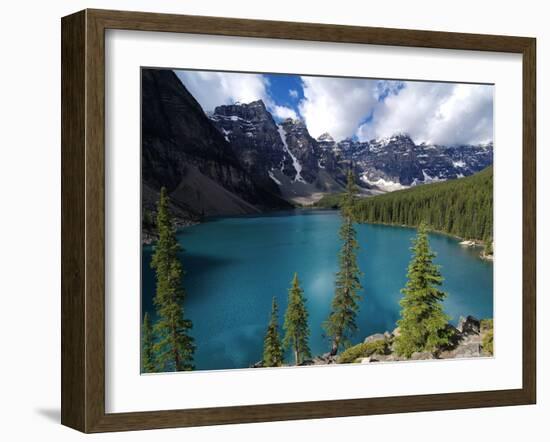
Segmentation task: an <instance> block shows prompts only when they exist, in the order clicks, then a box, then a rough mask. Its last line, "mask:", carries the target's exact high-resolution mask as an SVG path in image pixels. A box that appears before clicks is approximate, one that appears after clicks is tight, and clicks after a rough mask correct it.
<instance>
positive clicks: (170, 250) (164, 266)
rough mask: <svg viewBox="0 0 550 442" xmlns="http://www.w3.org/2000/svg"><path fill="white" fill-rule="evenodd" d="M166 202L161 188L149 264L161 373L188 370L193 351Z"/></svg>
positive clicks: (164, 192) (177, 249) (173, 232)
mask: <svg viewBox="0 0 550 442" xmlns="http://www.w3.org/2000/svg"><path fill="white" fill-rule="evenodd" d="M168 202H169V201H168V195H167V193H166V189H165V188H164V187H163V188H162V189H161V192H160V199H159V202H158V208H157V229H158V236H159V239H158V242H157V244H156V247H155V252H154V254H153V258H152V261H151V267H152V268H153V269H155V271H156V280H157V284H156V294H155V298H154V303H155V307H156V310H157V316H158V321H157V323H156V324H155V326H154V331H155V334H156V336H157V338H158V340H157V342H155V344H154V351H155V353H156V355H157V362H158V364H159V365H160V367H162V369H164V370H171V371H183V370H192V369H193V353H194V351H195V346H194V344H193V338H192V337H191V336H190V335H189V330H190V329H191V327H192V323H191V321H190V320H188V319H185V317H184V311H183V301H184V298H185V291H184V289H183V286H182V278H183V275H184V271H183V268H182V265H181V262H180V260H179V258H178V252H179V251H180V250H181V247H180V245H179V244H178V241H177V239H176V232H175V228H174V223H173V220H172V217H171V215H170V212H169V209H168Z"/></svg>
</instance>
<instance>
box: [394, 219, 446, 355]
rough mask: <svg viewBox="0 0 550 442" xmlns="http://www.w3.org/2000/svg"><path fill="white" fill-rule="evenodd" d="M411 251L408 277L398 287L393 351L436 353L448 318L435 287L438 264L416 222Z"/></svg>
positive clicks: (438, 280)
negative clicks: (399, 299)
mask: <svg viewBox="0 0 550 442" xmlns="http://www.w3.org/2000/svg"><path fill="white" fill-rule="evenodd" d="M411 250H412V251H413V257H412V259H411V262H410V264H409V268H408V273H407V278H408V280H407V284H406V285H405V288H404V289H402V290H401V292H402V293H403V298H402V299H401V301H400V305H401V307H402V310H401V319H400V320H399V321H397V325H398V326H399V330H400V332H399V336H398V337H397V338H396V341H395V347H394V348H395V351H396V353H397V354H399V355H402V356H405V357H407V358H409V357H410V356H411V355H412V354H413V353H414V352H422V351H428V352H431V353H433V354H437V352H438V350H439V349H440V348H441V346H444V345H445V344H447V343H448V342H449V338H450V332H449V331H448V328H447V324H448V322H449V318H448V316H447V315H446V314H445V313H444V312H443V304H442V301H443V300H444V299H445V297H446V296H447V295H446V293H445V292H443V291H441V290H440V289H439V288H438V287H439V286H441V284H442V282H443V278H442V276H441V273H440V272H439V266H437V265H435V264H434V263H433V260H434V258H435V253H433V252H432V251H431V250H430V245H429V242H428V233H427V227H426V224H425V223H422V224H420V227H419V228H418V233H417V236H416V238H415V239H413V247H412V249H411Z"/></svg>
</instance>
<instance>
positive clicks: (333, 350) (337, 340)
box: [330, 335, 340, 356]
mask: <svg viewBox="0 0 550 442" xmlns="http://www.w3.org/2000/svg"><path fill="white" fill-rule="evenodd" d="M339 346H340V336H339V335H336V336H335V337H334V339H333V340H332V348H331V349H330V355H331V356H336V353H338V347H339Z"/></svg>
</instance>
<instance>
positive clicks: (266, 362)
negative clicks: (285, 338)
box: [263, 297, 283, 367]
mask: <svg viewBox="0 0 550 442" xmlns="http://www.w3.org/2000/svg"><path fill="white" fill-rule="evenodd" d="M278 321H279V319H278V307H277V301H276V300H275V297H273V301H272V303H271V317H270V320H269V325H268V326H267V332H266V334H265V339H264V356H263V366H264V367H280V366H281V365H283V348H282V345H281V339H280V338H279V325H278Z"/></svg>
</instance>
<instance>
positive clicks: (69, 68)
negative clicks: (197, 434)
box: [61, 10, 536, 433]
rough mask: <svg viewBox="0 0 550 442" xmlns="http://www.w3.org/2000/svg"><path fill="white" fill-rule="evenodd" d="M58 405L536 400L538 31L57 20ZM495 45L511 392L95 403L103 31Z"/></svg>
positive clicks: (166, 18)
mask: <svg viewBox="0 0 550 442" xmlns="http://www.w3.org/2000/svg"><path fill="white" fill-rule="evenodd" d="M61 24H62V47H61V49H62V177H61V183H62V204H61V206H62V272H61V276H62V304H61V313H62V314H61V316H62V336H61V347H62V409H61V421H62V423H63V424H64V425H67V426H69V427H72V428H75V429H77V430H80V431H83V432H87V433H88V432H104V431H123V430H142V429H152V428H169V427H185V426H198V425H217V424H231V423H245V422H262V421H280V420H290V419H312V418H327V417H339V416H357V415H369V414H383V413H403V412H412V411H430V410H446V409H461V408H473V407H490V406H506V405H521V404H534V403H535V400H536V307H535V287H536V285H535V284H536V273H535V272H536V156H535V155H536V149H535V146H536V126H535V124H536V101H535V100H536V97H535V91H536V70H535V66H536V62H535V57H536V41H535V39H533V38H525V37H511V36H496V35H475V34H459V33H450V32H432V31H417V30H405V29H384V28H368V27H356V26H340V25H326V24H310V23H292V22H276V21H260V20H241V19H230V18H216V17H198V16H185V15H169V14H154V13H141V12H123V11H106V10H84V11H80V12H77V13H75V14H73V15H70V16H67V17H64V18H63V19H62V23H61ZM106 29H123V30H140V31H161V32H175V33H192V34H211V35H221V36H239V37H261V38H272V39H292V40H304V41H323V42H341V43H358V44H375V45H391V46H404V47H418V48H440V49H457V50H476V51H495V52H507V53H517V54H521V55H522V60H523V61H522V63H523V92H522V94H523V294H522V296H523V298H522V303H523V330H522V332H523V355H522V366H523V383H522V387H521V388H518V389H513V390H498V391H476V392H465V393H445V394H429V395H416V396H400V397H380V398H364V399H347V400H330V401H316V402H298V403H296V402H294V403H283V404H271V405H251V406H231V407H221V408H199V409H188V410H185V409H182V410H170V411H147V412H135V413H134V412H133V413H116V414H108V413H106V412H105V389H106V386H105V298H104V295H105V269H104V267H105V141H104V140H105V76H104V74H105V30H106Z"/></svg>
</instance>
